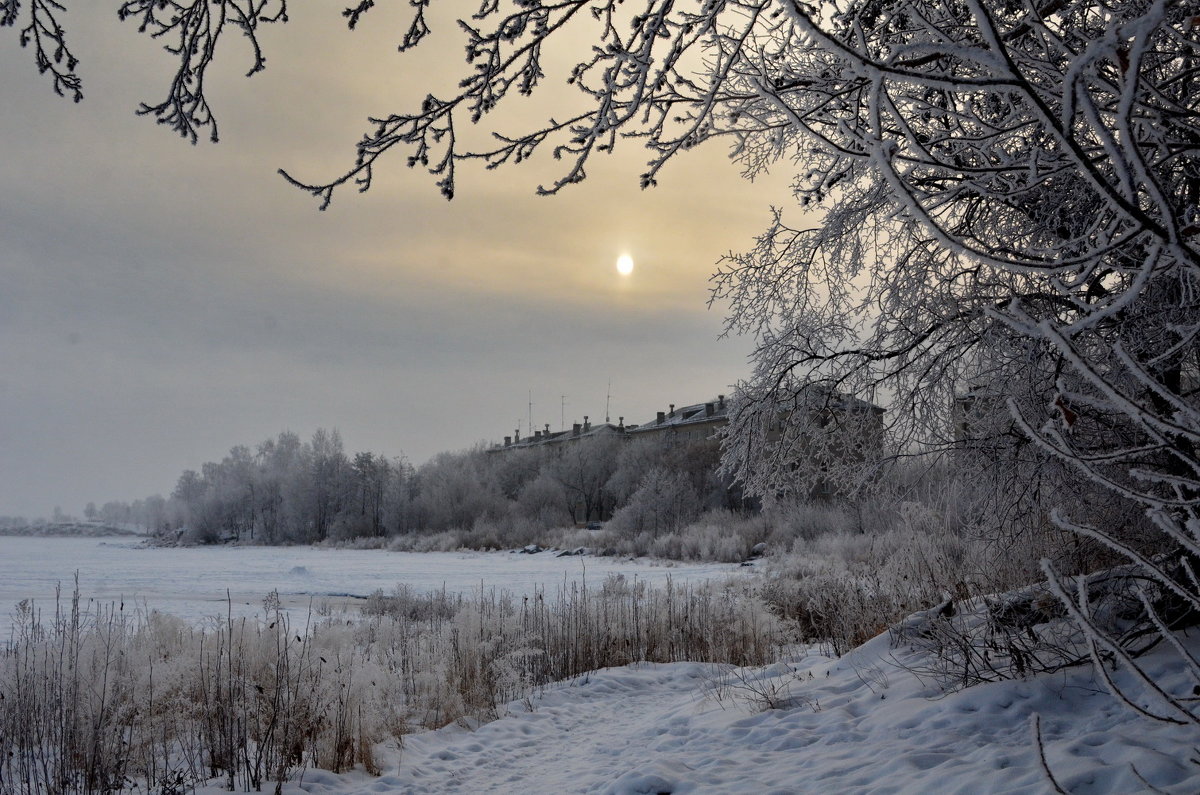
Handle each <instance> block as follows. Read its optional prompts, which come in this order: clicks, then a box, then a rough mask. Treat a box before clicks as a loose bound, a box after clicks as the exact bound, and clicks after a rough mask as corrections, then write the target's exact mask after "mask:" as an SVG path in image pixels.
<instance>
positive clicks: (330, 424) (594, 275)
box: [0, 1, 786, 515]
mask: <svg viewBox="0 0 1200 795" xmlns="http://www.w3.org/2000/svg"><path fill="white" fill-rule="evenodd" d="M345 5H346V4H345V3H344V2H330V3H297V4H293V8H292V9H291V17H292V21H291V22H290V23H289V24H287V25H285V26H281V27H278V29H274V30H271V31H269V32H268V33H267V34H266V35H264V38H263V40H264V43H265V45H266V49H267V57H268V69H267V71H266V72H265V73H263V74H259V75H256V76H255V77H254V78H252V79H250V80H244V79H242V78H241V74H242V73H244V71H245V70H246V67H247V64H248V61H247V58H248V54H247V53H246V52H245V51H244V49H243V48H242V47H241V44H240V43H235V42H234V40H233V38H232V37H230V39H229V40H228V41H226V42H224V44H223V50H222V51H221V52H220V53H219V56H220V58H221V59H222V60H221V68H220V69H219V71H218V73H217V74H215V75H213V76H212V78H213V79H212V80H211V88H210V89H209V95H210V99H211V100H212V101H213V103H214V105H215V108H216V111H217V114H218V117H219V121H220V124H221V138H222V140H221V143H220V144H218V145H216V146H213V145H211V144H205V143H202V144H201V145H199V146H196V147H193V146H190V145H188V144H187V143H186V142H185V141H183V140H182V139H180V138H178V137H176V136H174V135H173V134H172V133H171V132H170V131H169V130H168V129H166V128H165V127H161V126H158V125H156V124H154V123H153V121H152V120H150V119H147V118H139V117H136V116H135V115H134V109H135V108H136V107H137V104H138V102H139V101H142V100H158V99H159V98H160V97H161V96H162V95H164V94H165V86H166V81H167V79H168V77H169V71H168V70H169V69H170V68H171V66H172V62H171V61H170V60H169V59H168V58H167V57H166V56H165V55H164V54H162V53H161V51H160V50H159V49H158V45H157V44H156V43H154V42H151V41H150V40H148V39H146V38H145V37H143V36H140V35H139V34H138V33H137V31H136V27H135V26H134V25H133V24H121V23H118V22H117V20H116V10H115V9H116V6H117V3H116V2H115V1H114V2H112V3H106V2H89V3H82V2H79V3H75V4H74V5H73V6H72V7H71V9H70V12H69V13H68V14H67V15H66V16H65V17H64V19H65V21H66V22H67V25H68V29H69V31H70V35H71V40H72V42H73V46H74V49H75V52H76V54H77V55H78V56H79V57H80V60H81V62H82V63H81V68H82V71H83V77H84V81H85V96H86V98H85V100H84V102H83V103H81V104H78V105H76V104H73V103H71V102H70V101H69V100H64V99H60V98H58V97H56V96H55V95H54V94H53V93H52V91H51V89H50V85H49V82H48V81H47V80H46V79H45V78H44V77H42V76H39V75H38V74H37V72H36V69H35V67H34V64H33V59H32V53H31V52H30V51H28V50H22V49H21V48H20V47H18V46H17V35H16V31H15V30H13V29H11V28H2V29H0V73H2V74H3V75H4V77H3V79H2V80H0V108H3V111H2V112H0V141H2V142H3V143H2V149H0V152H2V156H0V276H2V281H0V514H25V515H48V514H49V513H50V511H51V510H52V509H53V508H54V506H56V505H60V506H62V508H63V510H65V511H68V512H71V513H76V514H78V513H80V512H81V511H82V508H83V506H84V505H85V504H86V503H87V502H88V501H95V502H97V503H102V502H104V501H107V500H110V499H123V500H131V499H135V498H139V497H144V496H147V495H149V494H153V493H156V492H157V493H163V494H167V493H169V492H170V490H171V489H172V488H173V486H174V484H175V480H176V478H177V477H178V475H179V473H180V472H181V471H182V470H183V469H185V468H198V467H199V465H200V464H201V463H203V462H204V461H210V460H218V459H220V458H221V457H222V456H223V455H224V454H225V453H227V452H228V450H229V448H230V447H231V446H233V445H235V444H250V445H252V444H255V443H257V442H259V441H261V440H263V439H265V438H267V437H269V436H273V435H275V434H277V433H278V432H279V431H281V430H285V429H286V430H292V431H295V432H297V433H298V434H300V435H301V436H302V437H304V438H308V436H309V435H311V433H312V431H313V430H315V429H316V428H317V427H327V428H337V429H339V430H340V431H341V433H342V436H343V439H344V441H345V445H346V448H347V450H348V451H359V450H371V451H374V452H380V453H386V454H388V455H400V454H403V455H405V456H407V457H408V458H409V459H410V460H411V461H412V462H414V463H417V464H419V463H421V462H423V461H424V460H426V459H427V458H428V457H429V456H431V455H432V454H434V453H436V452H438V451H440V450H456V449H462V448H465V447H469V446H470V445H472V444H474V443H476V442H478V441H499V440H500V439H501V438H502V437H503V436H504V435H506V434H509V433H511V432H512V430H513V429H514V428H515V427H516V424H517V421H518V419H519V420H520V422H521V430H522V432H525V431H526V430H527V427H526V426H527V422H526V419H525V418H526V416H527V405H526V404H527V401H528V394H529V391H530V390H532V392H533V402H534V407H533V420H534V424H535V427H541V425H542V424H544V423H550V424H551V426H552V427H554V428H558V426H559V424H560V396H561V395H564V394H565V395H566V418H565V419H566V424H567V425H570V423H571V422H572V421H574V420H579V419H581V418H582V416H583V415H585V414H587V415H590V417H591V418H592V420H593V421H598V420H601V419H603V415H604V408H605V394H606V390H607V388H608V383H609V380H610V379H611V382H612V404H611V406H612V407H611V413H612V417H613V420H614V421H615V420H616V418H617V416H618V415H624V416H625V418H626V421H627V422H641V421H644V420H645V419H647V418H650V417H653V416H654V413H655V411H657V410H661V409H663V408H665V406H666V404H668V403H677V404H684V403H690V402H698V401H702V400H706V399H708V398H710V397H712V396H713V395H715V394H717V393H719V392H726V391H728V387H729V385H730V384H732V383H733V382H734V381H736V380H738V379H740V378H743V377H745V376H746V375H747V374H748V368H747V364H746V355H747V353H748V352H749V350H750V347H751V346H750V342H749V341H748V340H744V339H742V340H739V339H732V340H718V335H719V334H720V332H721V329H722V321H723V314H724V308H723V307H720V306H717V307H714V308H713V309H711V310H709V309H707V308H706V301H707V297H708V294H707V290H708V281H707V279H708V276H709V274H710V273H711V272H712V270H713V269H714V265H715V262H716V260H717V259H718V258H719V257H720V256H721V255H722V254H724V253H726V252H728V251H729V250H731V249H733V250H740V249H743V248H745V247H748V245H749V244H750V242H751V239H752V237H753V235H754V234H756V233H757V232H758V231H760V230H761V229H762V228H763V227H764V226H765V225H766V223H767V221H768V220H769V206H770V205H771V204H772V203H775V204H779V203H782V202H785V201H786V190H785V187H786V182H785V181H784V180H783V179H782V178H780V179H778V180H775V179H772V180H769V181H767V182H766V183H763V182H762V181H760V182H759V183H757V184H751V183H749V182H746V181H744V180H742V179H741V178H740V176H739V172H738V169H737V167H736V165H734V164H731V163H730V162H729V161H728V160H727V159H726V156H725V152H724V151H722V150H721V149H720V147H719V146H717V147H710V148H709V149H708V150H707V151H704V150H702V151H699V152H696V153H692V154H691V155H689V156H686V157H684V158H683V159H681V160H679V161H678V162H676V163H675V164H674V166H673V167H668V169H667V170H666V171H665V172H664V173H663V175H662V177H661V179H660V187H658V188H656V189H653V190H651V191H647V192H641V191H639V190H638V187H637V174H638V173H639V171H640V168H641V165H642V163H643V162H644V161H645V159H646V157H645V154H644V153H643V152H642V151H641V150H639V149H637V148H636V146H635V145H633V144H627V145H626V147H625V150H624V152H623V153H620V152H619V153H618V155H617V156H616V157H613V158H604V159H601V160H600V161H599V162H594V164H593V165H592V166H591V167H590V169H589V174H590V177H589V179H588V181H587V182H586V183H584V184H583V185H581V186H577V187H576V188H574V189H571V190H568V191H566V192H565V193H564V194H562V195H560V196H557V197H553V198H539V197H537V196H535V195H534V189H535V187H536V186H537V184H538V183H539V182H544V181H547V180H548V179H549V178H550V177H551V176H552V173H553V172H552V170H548V169H547V165H548V164H547V163H546V162H535V163H534V164H532V166H531V167H529V168H525V169H524V170H522V169H520V168H518V169H509V170H506V171H502V172H498V173H497V172H487V173H484V172H480V171H475V170H471V169H464V170H463V171H462V173H461V175H460V182H459V191H458V198H456V199H455V200H454V201H453V202H450V203H447V202H446V201H445V200H443V199H442V198H440V196H438V194H437V190H436V188H435V187H434V186H433V184H432V179H431V178H429V177H428V176H427V175H426V174H424V173H422V172H419V171H410V170H408V169H406V168H405V167H404V163H403V155H402V154H401V155H399V156H396V157H393V158H392V159H391V160H390V161H385V162H383V164H382V169H381V170H380V171H379V172H378V174H377V181H376V185H375V187H374V188H373V190H372V191H371V192H370V193H368V194H366V195H362V196H360V195H358V194H355V193H353V192H347V193H343V194H341V195H340V196H338V197H336V198H335V202H334V205H333V206H332V207H331V208H330V210H328V211H327V212H324V213H320V212H318V211H317V204H316V202H315V200H313V199H312V198H311V197H309V196H307V195H305V194H303V193H301V192H299V191H297V190H295V189H293V188H291V187H289V186H287V185H286V184H285V183H284V182H283V180H282V179H280V178H279V177H278V176H277V174H276V173H275V171H276V169H277V168H279V167H284V168H287V169H289V170H290V171H292V172H293V173H295V174H296V175H297V176H300V177H302V178H309V179H312V180H314V181H315V180H318V179H320V178H330V177H332V176H335V175H336V174H337V173H340V169H342V168H344V167H345V166H346V165H348V164H349V163H350V162H351V161H352V158H353V148H352V144H353V142H354V141H355V140H357V139H358V137H359V136H360V134H361V133H362V131H363V130H364V129H365V119H366V117H367V116H368V115H371V114H382V113H386V112H388V111H391V110H398V109H401V107H403V106H404V104H405V101H406V100H407V101H408V103H410V104H409V106H411V101H412V100H413V98H416V97H419V96H422V95H423V93H424V91H425V90H426V89H427V88H429V87H430V86H434V85H445V84H446V82H447V81H448V80H449V79H451V78H452V77H453V76H454V75H453V74H452V73H451V72H450V68H451V67H452V68H454V69H461V68H462V65H461V62H460V61H458V54H459V53H460V52H461V47H460V45H459V43H458V40H457V39H453V38H452V37H451V38H448V39H444V40H443V41H445V42H448V44H443V46H442V47H441V48H440V50H439V51H437V52H436V53H435V52H434V51H432V49H431V51H429V52H426V53H422V52H421V51H420V50H418V51H417V52H416V53H413V54H409V55H399V54H397V53H396V51H395V47H394V42H395V41H396V40H397V39H398V35H399V28H398V25H399V19H398V18H396V17H391V18H389V17H388V16H387V15H386V12H387V9H382V8H381V9H377V12H372V15H371V17H375V19H374V20H373V21H372V20H370V18H368V20H369V21H371V24H370V25H368V27H367V29H365V30H359V31H356V32H354V33H349V32H347V31H345V30H344V28H343V27H342V25H341V18H340V10H341V9H342V8H343V7H344V6H345ZM395 5H397V6H406V5H407V4H395ZM442 32H449V31H442ZM438 43H439V42H438V41H436V40H435V41H433V42H430V44H431V45H433V46H434V47H436V46H437V45H438ZM423 47H424V46H423ZM435 54H436V55H438V56H439V57H436V58H430V56H433V55H435ZM555 78H556V76H555V75H551V79H552V80H554V79H555ZM557 81H559V82H560V81H561V76H557ZM547 108H551V109H552V108H553V101H550V100H540V101H538V102H536V103H527V106H524V107H523V108H522V112H528V113H530V114H531V119H536V118H540V117H541V116H542V115H544V113H545V112H546V109H547ZM514 118H515V117H514ZM544 160H545V159H544ZM622 253H628V254H630V255H631V256H632V257H633V258H634V260H635V262H636V269H635V271H634V273H633V275H632V276H631V277H628V278H623V277H621V276H619V275H618V274H617V272H616V269H615V262H616V259H617V257H618V256H619V255H620V254H622Z"/></svg>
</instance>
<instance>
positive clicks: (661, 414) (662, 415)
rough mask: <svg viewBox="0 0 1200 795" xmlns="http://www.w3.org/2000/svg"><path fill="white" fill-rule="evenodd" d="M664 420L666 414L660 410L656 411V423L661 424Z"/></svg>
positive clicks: (665, 419)
mask: <svg viewBox="0 0 1200 795" xmlns="http://www.w3.org/2000/svg"><path fill="white" fill-rule="evenodd" d="M666 421H667V415H666V414H663V413H662V412H661V411H660V412H658V424H659V425H662V424H663V423H664V422H666Z"/></svg>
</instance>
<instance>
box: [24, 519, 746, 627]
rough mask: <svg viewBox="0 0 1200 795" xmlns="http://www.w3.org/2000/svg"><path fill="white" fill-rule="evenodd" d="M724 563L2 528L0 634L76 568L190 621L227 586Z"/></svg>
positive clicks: (531, 582)
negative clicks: (161, 543) (29, 533)
mask: <svg viewBox="0 0 1200 795" xmlns="http://www.w3.org/2000/svg"><path fill="white" fill-rule="evenodd" d="M746 571H747V570H746V569H742V568H740V567H738V566H736V565H734V564H729V563H705V564H683V563H681V564H667V565H655V564H653V563H649V562H646V561H622V560H619V559H617V558H596V557H562V558H560V557H555V555H554V553H550V552H542V553H540V554H537V555H519V554H512V553H509V552H426V553H416V552H386V551H382V550H350V549H317V548H313V547H231V546H219V547H179V548H161V547H142V546H141V545H140V542H139V541H137V540H134V539H129V538H26V537H18V536H0V640H6V639H7V638H8V637H9V630H10V626H11V619H12V613H13V607H14V605H16V603H17V602H19V601H21V600H22V599H30V598H32V599H33V600H34V601H35V604H38V605H40V606H41V608H42V610H43V612H44V614H52V613H53V610H54V604H53V602H54V592H55V587H56V586H57V585H59V584H60V583H61V585H62V590H63V593H64V596H68V597H69V595H70V593H71V589H72V588H73V579H74V576H75V573H76V572H78V574H79V591H80V595H81V596H82V597H83V598H84V600H85V601H88V600H94V601H97V602H101V603H105V604H107V603H117V604H121V603H123V604H124V605H125V609H126V610H133V609H143V610H144V609H154V610H161V611H163V612H167V613H172V614H174V615H177V616H179V617H180V618H183V619H186V620H188V621H200V620H203V619H205V618H207V617H210V616H217V615H220V616H224V615H225V613H226V610H227V609H228V606H227V602H226V593H227V592H228V594H229V600H230V601H231V602H232V609H233V611H234V613H235V615H249V614H253V613H258V612H260V611H261V608H262V602H263V597H264V596H266V594H268V593H270V592H271V591H278V592H279V594H280V596H281V597H282V599H283V601H284V603H285V604H286V605H288V606H289V607H290V608H291V609H293V610H302V611H306V610H307V608H308V605H309V602H310V600H311V601H312V602H313V603H314V604H317V605H318V606H319V605H320V603H321V602H333V603H339V602H340V603H345V602H350V601H355V600H353V599H348V598H347V597H362V596H367V595H369V594H371V593H372V592H374V591H375V590H377V589H380V588H382V589H383V590H385V591H390V590H391V589H392V588H393V587H394V586H395V585H396V584H398V583H406V584H408V585H409V586H410V587H412V588H413V589H415V590H419V591H437V590H441V589H443V588H445V589H446V590H447V591H450V592H455V593H469V592H471V591H472V590H475V589H478V588H480V587H481V586H482V587H484V588H493V587H494V588H496V589H502V590H507V591H511V592H513V593H515V594H525V593H532V592H533V591H534V590H535V589H536V588H538V587H544V588H545V589H546V591H547V593H548V594H552V593H554V592H555V591H556V589H557V587H558V586H560V585H562V584H563V583H564V581H567V582H569V581H579V580H581V579H583V578H584V577H585V576H586V578H587V582H588V585H589V586H598V585H599V584H600V583H601V582H603V580H604V578H605V577H607V576H608V575H609V574H613V573H621V574H624V575H625V576H626V577H629V578H632V577H637V578H638V579H639V580H644V581H646V582H648V583H651V584H661V583H664V582H666V579H667V578H668V577H670V578H672V579H673V580H674V581H675V582H677V583H683V582H695V581H698V580H705V579H724V578H726V577H728V576H742V574H743V573H744V572H746Z"/></svg>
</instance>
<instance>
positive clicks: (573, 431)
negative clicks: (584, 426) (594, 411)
mask: <svg viewBox="0 0 1200 795" xmlns="http://www.w3.org/2000/svg"><path fill="white" fill-rule="evenodd" d="M579 428H580V425H579V423H578V422H577V423H575V424H574V425H572V426H571V435H572V436H578V435H579Z"/></svg>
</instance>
